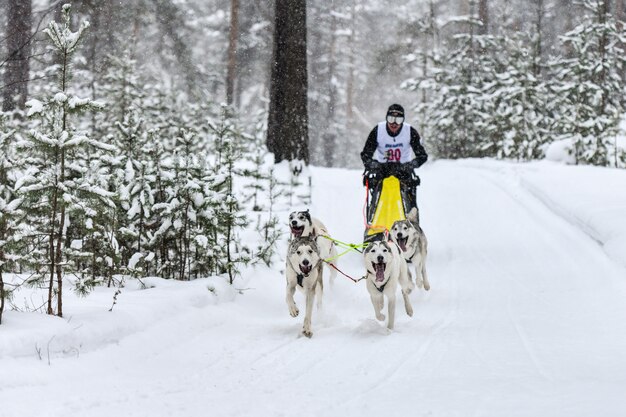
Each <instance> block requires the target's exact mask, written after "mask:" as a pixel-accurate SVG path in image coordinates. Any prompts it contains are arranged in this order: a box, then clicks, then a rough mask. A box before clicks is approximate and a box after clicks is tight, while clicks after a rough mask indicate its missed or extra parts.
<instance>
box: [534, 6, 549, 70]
mask: <svg viewBox="0 0 626 417" xmlns="http://www.w3.org/2000/svg"><path fill="white" fill-rule="evenodd" d="M535 4H536V6H535V7H536V9H535V11H536V15H535V16H536V19H537V20H535V36H536V39H535V45H534V57H533V75H534V76H535V77H540V76H541V72H542V65H541V62H542V57H543V44H542V42H543V19H544V17H545V14H546V9H545V4H544V0H535Z"/></svg>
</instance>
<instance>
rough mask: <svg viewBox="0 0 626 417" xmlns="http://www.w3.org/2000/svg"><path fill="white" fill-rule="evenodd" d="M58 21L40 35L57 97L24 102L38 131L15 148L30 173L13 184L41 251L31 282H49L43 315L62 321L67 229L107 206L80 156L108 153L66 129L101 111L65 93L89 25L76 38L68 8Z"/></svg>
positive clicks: (72, 129)
mask: <svg viewBox="0 0 626 417" xmlns="http://www.w3.org/2000/svg"><path fill="white" fill-rule="evenodd" d="M63 19H64V24H63V25H59V24H57V23H56V22H52V23H50V25H49V26H48V28H47V29H46V30H45V33H46V34H47V35H48V37H49V38H50V40H51V42H52V45H53V47H54V50H55V51H56V53H57V54H58V60H59V61H58V62H60V64H59V65H58V76H59V84H58V87H57V91H56V93H54V94H53V95H52V96H51V97H49V98H47V99H46V100H44V101H43V102H41V101H38V100H30V101H29V102H28V106H29V112H28V114H29V116H31V117H39V119H40V125H39V126H38V128H37V129H33V130H32V131H31V132H30V134H29V136H28V138H27V139H26V140H24V141H23V142H22V143H21V144H20V148H21V149H22V150H23V151H25V155H27V156H26V157H25V160H26V161H27V163H28V166H29V168H28V170H27V171H26V172H25V175H24V177H23V178H21V180H20V181H19V182H18V184H16V189H17V190H18V192H19V194H20V195H21V197H23V198H24V199H25V201H26V202H27V206H28V207H29V213H28V216H29V219H28V220H29V221H28V224H29V227H30V232H31V233H30V238H31V239H32V241H33V242H34V244H33V246H36V247H38V248H39V249H40V250H38V251H33V253H32V255H33V256H31V262H32V263H33V267H34V270H35V271H36V274H35V277H37V278H40V279H43V278H44V274H45V276H47V277H48V278H47V283H48V284H47V286H48V302H47V313H48V314H55V313H56V314H57V315H58V316H62V315H63V297H62V295H63V272H64V271H63V268H64V266H65V265H66V261H67V259H66V253H65V242H66V241H67V237H68V234H67V231H68V227H70V226H71V225H72V224H73V221H74V220H77V219H79V218H80V217H83V218H84V219H86V218H89V216H90V215H91V214H92V213H93V212H97V211H98V210H97V208H96V207H94V205H98V204H103V205H104V206H110V205H111V204H112V201H111V200H110V194H109V193H108V192H107V191H106V190H103V189H101V188H100V187H99V186H98V185H97V184H91V183H88V182H86V181H85V179H86V178H87V177H86V176H85V173H86V172H87V170H88V167H87V166H85V165H84V163H83V162H84V159H83V158H81V154H82V155H84V154H89V152H90V150H91V152H93V149H102V150H109V149H110V148H109V147H107V146H106V145H105V144H103V143H100V142H98V141H95V140H93V139H90V138H89V137H88V136H87V134H86V133H84V132H80V131H78V130H77V129H76V128H75V127H74V125H73V124H72V123H71V122H72V116H74V115H76V114H77V113H80V112H84V111H88V110H96V109H100V108H101V107H102V105H101V104H100V103H97V102H95V101H93V100H90V99H81V98H79V97H76V96H75V95H74V94H73V93H72V92H71V89H70V67H71V65H70V63H71V58H72V55H73V54H74V53H75V52H76V49H77V47H78V45H79V43H80V41H81V39H82V38H83V35H84V31H85V29H87V27H88V26H89V25H88V23H87V22H83V23H82V24H81V26H80V28H79V29H78V31H77V32H72V31H71V30H70V5H67V4H66V5H64V6H63ZM96 202H97V203H96ZM42 245H44V247H45V249H44V248H43V247H42ZM55 298H56V306H54V305H53V300H54V299H55ZM55 310H56V311H55Z"/></svg>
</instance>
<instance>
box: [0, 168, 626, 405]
mask: <svg viewBox="0 0 626 417" xmlns="http://www.w3.org/2000/svg"><path fill="white" fill-rule="evenodd" d="M312 173H313V181H314V189H313V201H314V204H313V205H312V207H311V212H312V214H313V215H314V216H315V217H318V218H320V219H322V220H323V221H324V223H326V225H327V226H328V228H329V230H330V232H331V234H332V235H333V237H336V238H337V239H339V240H342V241H345V242H359V241H360V240H361V238H362V230H363V216H362V206H363V201H364V190H363V188H362V187H361V182H360V181H361V179H360V172H358V171H348V170H340V169H317V168H313V169H312ZM421 176H422V182H423V186H422V187H421V188H420V189H419V192H418V201H419V205H420V210H421V213H420V217H421V219H422V225H423V228H424V230H425V233H426V234H427V236H428V238H429V244H430V248H429V259H428V262H427V268H428V271H429V278H430V281H431V286H432V289H431V291H430V292H424V291H420V290H416V291H415V292H414V293H413V294H411V301H412V303H413V307H414V310H415V313H414V316H413V317H412V318H410V317H408V316H407V315H406V314H405V313H404V308H403V306H402V305H401V304H402V303H401V297H399V304H398V306H397V313H396V330H395V331H393V332H391V333H389V332H387V330H386V329H385V327H384V325H383V323H379V322H377V321H376V320H375V319H374V312H373V308H372V306H371V303H370V300H369V295H368V293H367V290H366V289H365V285H364V283H363V282H360V283H356V284H354V283H352V282H351V281H350V280H348V279H347V278H345V277H343V276H341V275H337V278H336V280H335V283H334V285H333V286H330V285H326V286H325V299H324V308H323V310H322V311H316V310H314V313H313V332H314V336H313V338H312V339H307V338H304V337H299V336H298V334H299V331H300V329H301V326H302V316H300V317H298V318H296V319H293V318H291V317H289V314H288V312H287V307H286V305H285V300H284V299H285V294H284V278H283V276H282V269H283V265H278V266H277V268H276V270H275V271H250V274H249V276H248V282H246V283H245V287H247V288H250V289H249V290H247V291H246V292H245V294H244V295H243V296H238V297H237V298H236V299H235V301H234V302H226V303H221V304H219V305H212V304H210V303H208V304H207V303H204V304H200V305H198V307H197V308H195V309H193V310H184V311H183V312H182V313H180V314H176V315H172V316H170V317H166V318H162V319H161V321H160V322H159V323H158V324H154V325H152V326H150V327H149V328H146V329H145V330H144V331H142V332H139V333H135V334H132V335H129V336H125V337H124V338H123V339H122V340H120V341H119V342H117V343H111V344H105V345H102V346H101V348H100V349H95V350H93V351H90V352H87V353H83V354H81V355H80V356H79V357H77V358H76V357H72V358H53V360H52V361H51V365H50V366H48V364H47V363H45V361H38V360H35V359H31V358H21V359H10V358H9V359H8V360H5V359H0V364H1V366H0V377H1V379H2V380H3V381H13V380H15V379H16V377H13V376H12V375H15V374H19V375H20V376H19V378H17V379H19V381H20V382H19V383H15V384H7V383H3V386H0V404H2V405H0V415H2V416H3V417H5V416H6V417H13V416H15V417H17V416H28V415H41V416H59V417H60V416H63V417H67V416H72V415H76V416H78V415H80V416H87V417H90V416H94V417H98V416H103V417H104V416H107V417H110V416H112V415H123V416H125V417H127V416H151V417H154V416H177V417H179V416H211V417H221V416H237V417H239V416H241V417H250V416H254V417H265V416H267V417H270V416H289V417H291V416H298V417H308V416H311V417H313V416H341V417H352V416H354V417H357V416H358V417H365V416H376V417H382V416H438V417H439V416H451V417H452V416H459V417H460V416H462V417H466V416H494V417H503V416H506V417H513V416H529V417H531V416H532V417H538V416H546V417H559V416H564V417H565V416H566V417H576V416H580V417H583V416H585V417H587V416H603V417H621V416H624V415H626V402H624V399H623V398H624V392H626V354H625V352H626V288H625V286H624V277H623V274H624V269H623V268H622V267H620V266H618V265H617V264H616V263H615V262H614V261H612V260H611V259H610V258H609V257H608V256H607V255H606V254H605V253H604V252H603V251H602V248H601V247H599V246H598V245H597V244H596V242H595V241H594V240H593V239H591V238H590V237H589V236H588V235H587V234H585V233H583V232H581V231H580V230H579V229H578V228H576V227H573V226H572V223H570V222H568V221H565V220H563V219H562V218H560V217H559V216H558V215H556V214H555V211H553V210H552V209H551V208H548V207H546V203H547V204H549V202H547V201H546V200H545V199H542V200H541V201H540V200H539V199H538V198H537V197H536V195H537V194H536V193H535V192H531V191H532V190H531V191H529V190H528V188H527V187H526V186H525V185H523V184H522V183H521V182H520V181H519V180H518V179H515V178H513V179H511V177H510V176H507V175H505V173H503V172H499V171H498V170H494V169H484V168H480V167H477V166H472V164H459V163H453V162H446V161H441V162H435V163H432V164H429V165H428V166H426V167H424V168H423V169H422V172H421ZM281 251H283V252H284V243H283V248H282V249H281ZM339 267H340V268H341V269H342V270H343V271H344V272H346V273H348V274H350V275H351V276H353V277H360V276H362V275H363V267H362V264H361V256H360V255H359V254H357V253H350V254H347V255H345V256H343V257H342V258H341V259H340V261H339ZM150 291H154V290H150ZM170 302H175V300H174V301H170ZM296 302H297V303H298V306H299V307H300V309H301V314H302V312H303V306H304V300H303V297H302V296H301V295H297V296H296ZM126 307H127V306H125V304H124V300H123V298H122V299H121V300H120V302H119V305H118V306H116V309H119V310H123V309H124V308H126ZM160 317H162V316H160ZM1 332H2V329H1V328H0V337H2V333H1Z"/></svg>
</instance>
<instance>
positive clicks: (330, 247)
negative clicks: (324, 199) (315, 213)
mask: <svg viewBox="0 0 626 417" xmlns="http://www.w3.org/2000/svg"><path fill="white" fill-rule="evenodd" d="M289 228H290V229H291V238H292V239H293V238H297V237H307V236H312V237H314V238H315V239H316V241H317V245H318V247H319V251H320V255H321V257H322V259H333V258H335V257H336V256H337V248H336V247H335V243H334V242H333V241H332V240H330V239H327V238H326V237H323V236H328V237H330V234H329V233H328V229H327V228H326V226H324V223H322V222H321V221H320V220H319V219H316V218H315V217H312V216H311V214H310V213H309V210H305V211H293V212H291V214H289ZM330 264H332V265H335V261H333V262H330ZM330 264H329V265H326V267H327V268H328V272H330V282H331V284H332V283H333V282H334V280H335V277H336V276H337V271H336V270H335V268H333V267H332V266H331V265H330Z"/></svg>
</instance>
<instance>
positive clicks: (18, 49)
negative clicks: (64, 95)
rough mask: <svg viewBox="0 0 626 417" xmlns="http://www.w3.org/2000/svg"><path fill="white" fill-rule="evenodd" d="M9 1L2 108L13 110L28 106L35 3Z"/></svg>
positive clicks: (23, 0)
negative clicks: (33, 6)
mask: <svg viewBox="0 0 626 417" xmlns="http://www.w3.org/2000/svg"><path fill="white" fill-rule="evenodd" d="M6 1H7V2H8V13H7V26H6V34H5V37H6V42H7V60H6V63H5V66H6V68H5V70H4V82H3V84H4V85H3V88H2V90H3V91H2V99H3V100H2V110H4V111H11V110H14V109H15V108H16V107H18V108H20V109H23V108H24V107H26V100H27V98H28V79H29V78H30V68H29V59H30V50H31V39H32V34H31V30H32V28H31V25H32V5H31V0H6ZM1 66H2V65H1V64H0V67H1Z"/></svg>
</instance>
